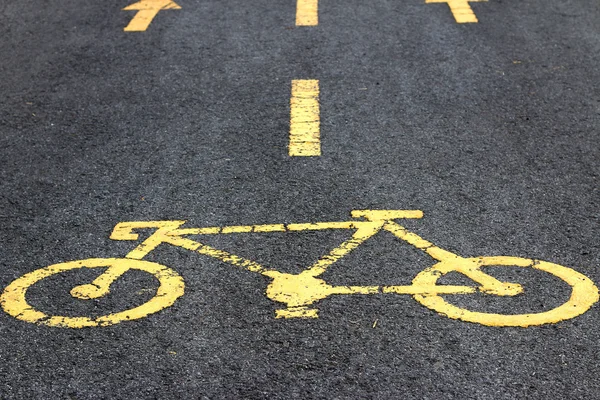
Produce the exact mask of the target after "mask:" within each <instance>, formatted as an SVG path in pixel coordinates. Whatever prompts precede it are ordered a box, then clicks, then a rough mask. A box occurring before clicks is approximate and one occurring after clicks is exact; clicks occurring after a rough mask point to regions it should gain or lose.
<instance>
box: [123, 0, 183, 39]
mask: <svg viewBox="0 0 600 400" xmlns="http://www.w3.org/2000/svg"><path fill="white" fill-rule="evenodd" d="M180 9H181V7H180V6H179V5H178V4H177V3H175V2H174V1H172V0H141V1H138V2H137V3H134V4H131V5H129V6H127V7H125V8H124V9H123V10H125V11H134V10H137V13H136V14H135V16H134V17H133V19H132V20H131V21H130V22H129V25H127V26H126V27H125V28H124V29H123V30H124V31H126V32H143V31H145V30H146V29H148V26H150V23H151V22H152V20H153V19H154V17H156V14H158V13H159V12H160V11H161V10H180Z"/></svg>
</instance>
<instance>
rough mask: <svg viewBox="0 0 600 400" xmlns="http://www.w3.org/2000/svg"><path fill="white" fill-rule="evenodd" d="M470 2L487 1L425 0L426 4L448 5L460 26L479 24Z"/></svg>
mask: <svg viewBox="0 0 600 400" xmlns="http://www.w3.org/2000/svg"><path fill="white" fill-rule="evenodd" d="M470 1H487V0H425V3H448V6H449V7H450V11H452V15H454V19H455V20H456V23H458V24H466V23H477V22H478V21H477V17H476V16H475V13H474V12H473V10H472V9H471V6H470V5H469V2H470Z"/></svg>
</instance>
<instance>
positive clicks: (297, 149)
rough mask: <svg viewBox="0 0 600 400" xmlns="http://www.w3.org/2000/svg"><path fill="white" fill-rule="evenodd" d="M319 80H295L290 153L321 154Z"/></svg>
mask: <svg viewBox="0 0 600 400" xmlns="http://www.w3.org/2000/svg"><path fill="white" fill-rule="evenodd" d="M320 124H321V122H320V116H319V81H318V80H293V81H292V98H291V100H290V143H289V155H290V156H292V157H294V156H320V155H321V133H320Z"/></svg>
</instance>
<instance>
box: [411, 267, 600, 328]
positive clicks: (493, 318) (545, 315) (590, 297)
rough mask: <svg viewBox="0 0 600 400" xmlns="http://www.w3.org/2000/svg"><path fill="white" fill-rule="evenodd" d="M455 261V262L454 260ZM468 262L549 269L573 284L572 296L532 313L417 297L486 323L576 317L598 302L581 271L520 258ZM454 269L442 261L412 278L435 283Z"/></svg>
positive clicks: (430, 296) (544, 321) (434, 306)
mask: <svg viewBox="0 0 600 400" xmlns="http://www.w3.org/2000/svg"><path fill="white" fill-rule="evenodd" d="M453 262H456V261H453ZM465 262H466V263H473V262H475V263H477V264H478V265H479V266H481V267H483V266H509V267H523V268H533V269H536V270H539V271H543V272H547V273H549V274H552V275H554V276H555V277H557V278H559V279H561V280H563V281H564V282H566V283H567V284H568V285H569V286H571V289H572V291H571V296H570V298H569V300H567V302H565V303H564V304H562V305H560V306H559V307H556V308H554V309H551V310H548V311H544V312H539V313H531V314H495V313H485V312H479V311H470V310H467V309H464V308H460V307H458V306H455V305H453V304H451V303H449V302H448V301H446V299H445V298H443V297H442V296H440V295H439V294H419V295H415V296H414V299H415V300H416V301H418V302H419V303H421V304H422V305H424V306H425V307H427V308H430V309H432V310H434V311H437V312H438V313H440V314H443V315H445V316H447V317H449V318H453V319H460V320H462V321H467V322H473V323H477V324H482V325H487V326H520V327H527V326H534V325H543V324H551V323H556V322H559V321H563V320H567V319H571V318H574V317H576V316H578V315H581V314H583V313H584V312H586V311H587V310H589V308H590V307H591V306H592V305H593V304H594V303H596V302H597V301H598V288H597V287H596V285H594V283H593V282H592V281H591V280H590V279H589V278H588V277H586V276H585V275H583V274H580V273H579V272H577V271H575V270H573V269H571V268H567V267H563V266H561V265H558V264H553V263H550V262H547V261H538V260H530V259H525V258H519V257H505V256H498V257H478V258H467V259H465ZM451 271H453V268H451V267H449V263H448V262H444V261H442V262H439V263H437V264H435V265H434V266H432V267H431V268H428V269H426V270H424V271H422V272H420V273H419V274H418V275H417V276H416V277H415V279H414V280H413V284H414V285H423V286H431V285H433V286H435V285H436V283H437V281H438V280H439V279H440V278H441V277H442V276H443V275H445V274H446V273H448V272H451Z"/></svg>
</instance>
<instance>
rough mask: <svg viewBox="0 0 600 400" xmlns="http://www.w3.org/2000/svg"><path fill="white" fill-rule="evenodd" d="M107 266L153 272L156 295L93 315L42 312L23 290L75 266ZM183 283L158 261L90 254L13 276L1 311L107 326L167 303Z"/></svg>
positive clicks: (55, 322) (54, 322)
mask: <svg viewBox="0 0 600 400" xmlns="http://www.w3.org/2000/svg"><path fill="white" fill-rule="evenodd" d="M110 267H121V268H125V269H128V270H139V271H143V272H147V273H149V274H151V275H153V276H154V277H155V278H156V279H157V280H158V282H159V287H158V289H157V291H156V295H155V296H154V297H153V298H151V299H150V300H148V301H147V302H146V303H144V304H141V305H139V306H137V307H135V308H132V309H129V310H125V311H121V312H117V313H114V314H109V315H103V316H100V317H95V318H90V317H71V316H57V315H54V316H51V315H46V314H44V313H43V312H41V311H38V310H36V309H34V308H33V307H32V306H31V305H30V304H29V303H28V302H27V299H26V296H27V290H28V289H29V288H30V287H31V286H33V285H34V284H36V283H37V282H39V281H41V280H42V279H45V278H48V277H50V276H52V275H55V274H59V273H62V272H66V271H70V270H76V269H79V268H110ZM184 286H185V285H184V283H183V279H182V278H181V276H180V275H179V274H177V273H176V272H175V271H173V270H172V269H170V268H168V267H166V266H164V265H161V264H157V263H153V262H149V261H143V260H132V259H128V258H90V259H87V260H78V261H70V262H65V263H60V264H54V265H50V266H48V267H46V268H40V269H38V270H35V271H32V272H29V273H27V274H25V275H23V276H21V277H19V278H17V279H15V280H14V281H13V282H12V283H11V284H10V285H8V286H7V287H6V289H4V292H3V293H2V295H1V296H0V304H1V305H2V308H3V309H4V311H6V312H7V313H8V314H9V315H11V316H13V317H15V318H17V319H19V320H21V321H26V322H31V323H38V324H43V325H47V326H53V327H66V328H84V327H94V326H107V325H114V324H117V323H119V322H122V321H127V320H134V319H139V318H143V317H146V316H147V315H150V314H152V313H155V312H157V311H160V310H162V309H164V308H167V307H169V306H171V305H172V304H173V303H174V302H175V300H177V298H179V297H180V296H182V295H183V292H184Z"/></svg>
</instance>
